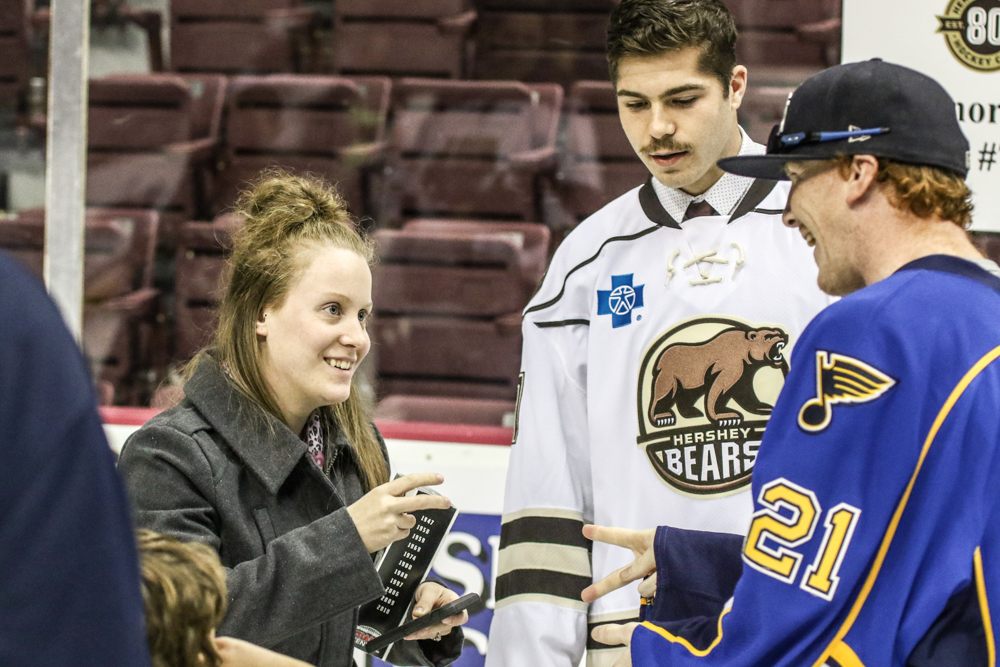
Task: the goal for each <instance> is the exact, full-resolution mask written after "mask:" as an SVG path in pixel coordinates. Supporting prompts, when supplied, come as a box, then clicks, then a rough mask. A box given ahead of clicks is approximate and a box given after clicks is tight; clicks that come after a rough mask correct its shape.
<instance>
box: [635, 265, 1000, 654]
mask: <svg viewBox="0 0 1000 667" xmlns="http://www.w3.org/2000/svg"><path fill="white" fill-rule="evenodd" d="M998 358H1000V279H998V278H996V277H995V276H993V275H991V274H990V273H988V272H986V271H984V270H983V269H981V268H980V267H978V266H976V265H975V264H973V263H971V262H967V261H965V260H961V259H958V258H954V257H946V256H941V255H935V256H931V257H925V258H922V259H920V260H917V261H915V262H911V263H910V264H908V265H906V266H904V267H903V268H902V269H900V270H899V271H898V272H896V273H895V274H894V275H892V276H891V277H889V278H887V279H885V280H883V281H881V282H879V283H876V284H874V285H872V286H869V287H867V288H865V289H863V290H860V291H858V292H856V293H854V294H852V295H850V296H848V297H846V298H844V299H842V300H841V301H839V302H838V303H836V304H834V305H832V306H830V307H829V308H827V309H826V310H825V311H824V312H823V313H821V314H820V315H819V316H818V317H817V318H816V319H814V320H813V322H812V323H811V324H810V325H809V326H808V327H807V329H806V331H805V332H804V333H803V335H802V338H801V339H800V341H799V343H798V347H797V348H796V359H797V360H798V363H797V364H795V365H794V366H793V367H792V369H791V372H790V373H789V375H788V377H787V379H786V382H785V386H784V389H783V390H782V393H781V396H780V398H779V400H778V403H777V405H776V406H775V409H774V413H773V415H772V417H771V427H770V428H769V429H768V430H767V433H766V435H765V436H764V440H763V442H762V444H761V446H760V451H759V454H758V458H757V464H756V468H755V472H754V478H753V495H754V504H755V506H754V509H755V512H754V515H753V521H752V523H751V528H750V531H749V533H748V535H747V538H746V539H745V541H744V543H743V551H742V560H743V567H742V574H741V576H740V578H739V582H738V583H737V584H736V588H735V592H734V594H733V597H732V598H731V600H730V601H729V602H728V603H727V604H726V606H725V609H724V610H723V611H722V613H721V614H719V615H718V617H717V618H713V619H711V622H710V624H707V623H705V622H699V621H698V619H693V620H689V621H687V622H683V623H682V622H677V623H666V624H661V625H657V624H654V623H652V622H647V623H645V624H643V625H641V626H639V627H638V628H637V629H636V631H635V632H634V633H633V635H632V661H633V665H635V666H636V667H640V666H645V665H657V666H659V665H715V664H718V665H723V664H724V665H732V666H750V665H755V666H761V667H763V666H767V667H772V666H774V667H777V666H784V665H812V666H814V667H821V666H822V665H830V666H831V667H836V666H840V667H864V666H867V667H874V666H876V665H878V666H883V665H885V666H888V665H893V666H900V667H902V666H903V665H907V664H914V663H912V662H909V663H908V661H911V660H914V659H915V657H916V662H918V663H926V662H934V661H936V662H937V664H955V665H958V664H961V665H971V664H984V665H985V664H989V665H991V666H992V665H994V664H995V659H996V658H995V656H996V651H995V645H994V635H993V626H992V622H991V610H992V609H993V608H994V607H995V605H996V604H997V602H996V601H997V600H998V599H1000V598H998V596H1000V484H998V483H997V480H998V479H1000V362H998V361H996V360H997V359H998ZM660 541H661V540H658V542H657V544H658V546H659V544H660ZM657 551H658V552H657V559H658V561H659V560H660V557H661V553H660V549H658V550H657ZM671 576H674V577H675V578H677V577H680V578H683V577H684V573H683V572H681V573H678V572H673V573H671ZM681 588H683V586H681ZM658 597H659V596H658ZM702 621H704V619H702ZM706 629H707V630H708V631H707V632H706Z"/></svg>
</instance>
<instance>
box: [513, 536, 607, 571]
mask: <svg viewBox="0 0 1000 667" xmlns="http://www.w3.org/2000/svg"><path fill="white" fill-rule="evenodd" d="M514 570H549V571H550V572H562V573H563V574H575V575H577V576H579V577H590V576H591V569H590V552H589V551H587V550H586V549H583V548H581V547H568V546H566V545H564V544H545V543H542V542H523V543H521V544H512V545H510V546H509V547H507V548H506V549H503V550H502V552H501V556H500V561H499V564H498V565H497V576H500V575H504V574H510V573H511V572H513V571H514Z"/></svg>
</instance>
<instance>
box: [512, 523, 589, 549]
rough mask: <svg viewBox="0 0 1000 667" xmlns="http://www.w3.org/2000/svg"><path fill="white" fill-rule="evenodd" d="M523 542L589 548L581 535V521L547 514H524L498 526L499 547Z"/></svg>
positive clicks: (586, 540)
mask: <svg viewBox="0 0 1000 667" xmlns="http://www.w3.org/2000/svg"><path fill="white" fill-rule="evenodd" d="M524 542H536V543H537V542H540V543H543V544H562V545H565V546H569V547H582V548H584V549H590V548H591V544H592V543H591V541H590V540H588V539H587V538H586V537H584V536H583V521H577V520H575V519H560V518H556V517H548V516H544V517H543V516H526V517H523V518H521V519H516V520H514V521H510V522H508V523H505V524H503V525H502V526H501V527H500V548H501V549H503V548H505V547H508V546H510V545H512V544H522V543H524Z"/></svg>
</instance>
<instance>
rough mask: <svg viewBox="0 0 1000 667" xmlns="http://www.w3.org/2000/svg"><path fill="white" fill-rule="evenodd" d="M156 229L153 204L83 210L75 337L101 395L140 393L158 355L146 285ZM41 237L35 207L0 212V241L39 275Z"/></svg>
mask: <svg viewBox="0 0 1000 667" xmlns="http://www.w3.org/2000/svg"><path fill="white" fill-rule="evenodd" d="M158 230H159V216H158V215H157V214H156V212H154V211H143V210H127V209H123V210H100V209H89V210H88V211H87V223H86V232H85V251H86V255H85V261H84V301H85V303H84V321H83V345H84V348H85V349H86V352H87V356H88V358H89V359H90V363H91V368H92V372H93V374H94V377H95V379H97V380H99V381H101V382H103V383H106V386H108V387H109V388H111V392H110V393H112V394H113V396H107V397H105V398H106V400H107V399H113V400H114V401H116V402H119V403H134V402H137V401H148V400H149V396H150V393H151V390H152V385H153V384H154V383H155V381H156V373H157V370H160V371H162V368H163V367H164V366H165V363H166V357H165V354H164V353H165V350H166V343H165V341H164V340H162V329H161V328H160V327H158V326H157V316H158V315H159V314H160V310H159V293H158V292H157V290H155V289H153V287H152V285H153V255H154V251H155V248H156V241H157V233H158ZM44 244H45V230H44V213H43V212H42V211H41V210H30V211H23V212H22V213H21V214H20V215H19V216H17V217H15V218H3V219H0V248H2V249H3V250H5V251H6V252H8V253H10V254H11V255H13V256H14V257H15V258H17V259H18V260H20V261H21V262H22V263H23V264H24V265H25V266H27V267H28V268H29V269H30V270H31V271H32V272H33V273H35V274H36V275H37V276H39V278H41V275H42V257H43V249H44Z"/></svg>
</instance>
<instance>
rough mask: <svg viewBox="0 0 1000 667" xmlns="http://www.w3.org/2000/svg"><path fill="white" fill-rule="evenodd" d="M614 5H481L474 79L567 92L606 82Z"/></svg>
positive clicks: (529, 0) (520, 0) (530, 1)
mask: <svg viewBox="0 0 1000 667" xmlns="http://www.w3.org/2000/svg"><path fill="white" fill-rule="evenodd" d="M613 5H614V3H613V2H612V0H590V1H588V2H538V1H537V0H513V1H511V2H486V3H483V2H480V7H481V14H480V18H479V21H478V23H477V25H476V31H475V41H476V50H475V53H476V62H475V78H477V79H487V80H517V81H536V82H537V81H549V82H553V83H559V84H561V85H563V86H567V87H568V86H570V85H572V83H573V82H575V81H578V80H580V79H606V78H607V76H608V65H607V60H606V58H605V55H604V50H605V44H604V42H605V34H606V29H607V23H608V13H609V12H610V10H611V8H612V6H613Z"/></svg>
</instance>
